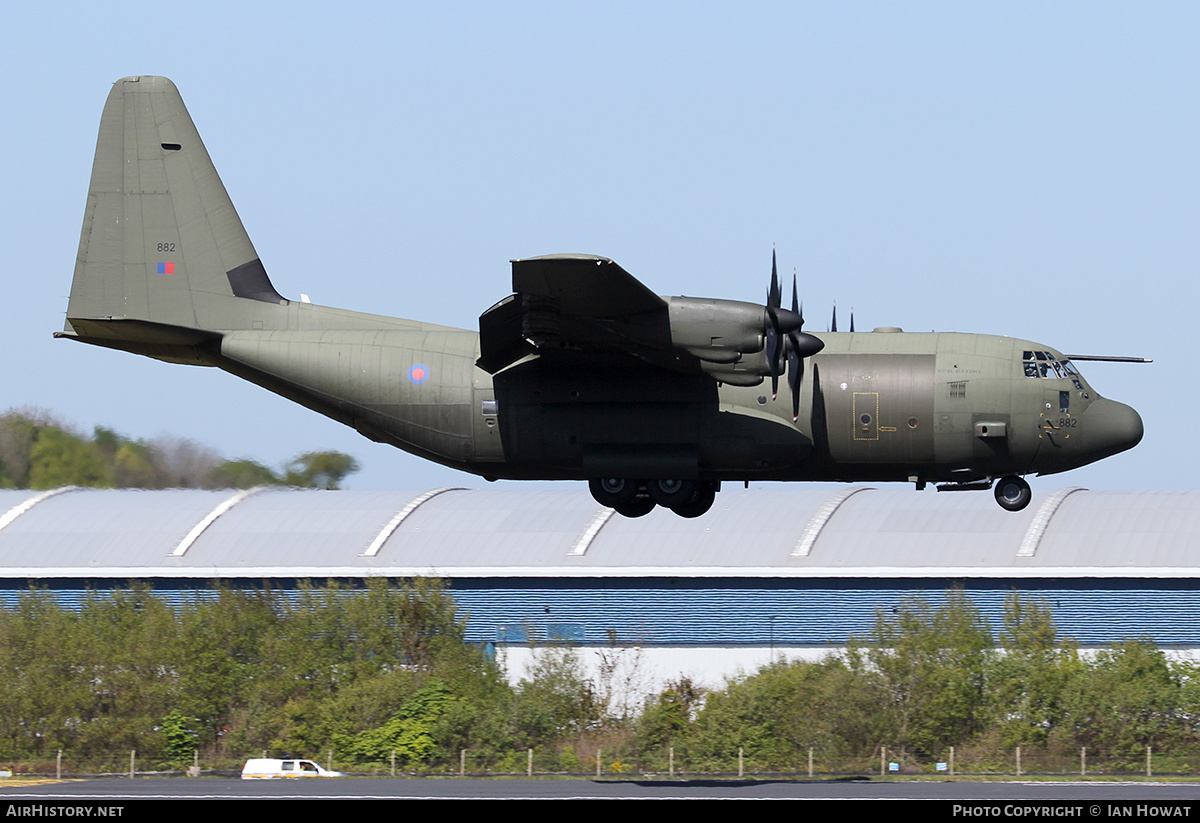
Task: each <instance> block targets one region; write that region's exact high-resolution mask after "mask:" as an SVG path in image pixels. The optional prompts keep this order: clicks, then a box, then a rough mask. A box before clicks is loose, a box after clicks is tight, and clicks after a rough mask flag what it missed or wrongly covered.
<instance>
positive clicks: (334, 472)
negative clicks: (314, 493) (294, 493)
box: [283, 451, 359, 489]
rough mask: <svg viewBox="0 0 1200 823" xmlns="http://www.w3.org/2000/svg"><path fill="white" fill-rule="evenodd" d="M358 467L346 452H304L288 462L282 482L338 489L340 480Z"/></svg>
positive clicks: (311, 487) (307, 487)
mask: <svg viewBox="0 0 1200 823" xmlns="http://www.w3.org/2000/svg"><path fill="white" fill-rule="evenodd" d="M358 469H359V465H358V461H357V460H355V459H354V458H353V457H351V456H350V455H348V454H342V453H341V452H335V451H324V452H305V453H304V454H302V455H300V456H299V457H295V458H293V459H292V461H291V462H290V463H288V465H287V468H286V469H285V470H284V481H283V482H284V483H285V484H286V485H289V486H299V487H301V488H305V489H339V488H341V484H342V481H343V480H345V479H346V477H347V476H348V475H351V474H353V473H354V472H356V471H358Z"/></svg>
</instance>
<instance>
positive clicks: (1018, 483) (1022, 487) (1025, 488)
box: [994, 474, 1033, 512]
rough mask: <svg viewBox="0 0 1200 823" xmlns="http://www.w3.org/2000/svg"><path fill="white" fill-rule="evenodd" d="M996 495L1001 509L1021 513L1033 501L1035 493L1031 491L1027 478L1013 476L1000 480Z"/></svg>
mask: <svg viewBox="0 0 1200 823" xmlns="http://www.w3.org/2000/svg"><path fill="white" fill-rule="evenodd" d="M994 493H995V495H996V502H997V503H999V504H1000V506H1001V508H1004V509H1008V510H1009V511H1010V512H1019V511H1020V510H1021V509H1023V508H1025V507H1026V506H1028V505H1029V501H1030V500H1032V499H1033V492H1032V491H1030V489H1029V484H1028V483H1026V482H1025V478H1023V477H1017V476H1016V475H1012V474H1010V475H1009V476H1008V477H1001V478H1000V482H999V483H997V484H996V489H995V492H994Z"/></svg>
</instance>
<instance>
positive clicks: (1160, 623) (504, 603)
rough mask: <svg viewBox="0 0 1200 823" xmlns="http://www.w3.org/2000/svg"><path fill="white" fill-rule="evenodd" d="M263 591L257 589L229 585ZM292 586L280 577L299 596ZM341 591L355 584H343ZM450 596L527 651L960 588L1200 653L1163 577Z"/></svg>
mask: <svg viewBox="0 0 1200 823" xmlns="http://www.w3.org/2000/svg"><path fill="white" fill-rule="evenodd" d="M149 582H150V585H152V587H153V589H154V591H155V593H156V595H157V596H159V597H162V598H164V599H165V600H167V601H168V602H171V603H175V604H178V603H182V602H185V601H187V600H189V599H193V598H197V597H199V598H208V597H212V596H213V595H212V588H211V584H207V583H203V582H200V581H196V580H154V581H149ZM224 582H225V583H226V584H227V585H232V586H249V587H261V586H263V585H264V581H261V580H258V581H238V580H231V581H224ZM298 582H299V581H297V580H295V579H276V580H272V581H270V585H271V586H272V587H276V588H279V589H282V590H284V591H286V590H289V589H294V588H295V587H296V585H297V584H298ZM340 582H342V583H346V584H353V583H354V582H355V581H352V580H342V581H340ZM449 583H450V588H449V591H450V594H451V596H452V597H453V598H454V600H455V602H456V603H457V605H458V606H459V608H460V610H461V611H462V612H463V613H464V614H465V615H466V617H467V639H468V640H470V641H472V642H479V643H491V642H508V643H522V642H529V641H537V642H542V641H545V640H549V639H558V640H568V641H571V642H574V643H580V644H585V645H600V644H605V643H609V642H611V641H612V640H613V639H615V640H617V641H619V642H621V643H638V644H643V645H651V646H652V645H701V646H703V645H729V646H737V645H754V646H765V645H768V644H776V645H812V646H824V645H829V646H841V645H844V644H845V643H846V641H847V640H848V639H849V638H850V637H851V636H855V635H856V636H861V637H865V636H867V635H868V634H869V633H870V631H871V628H872V625H873V623H874V621H875V618H876V614H877V613H878V612H883V613H885V614H886V613H888V612H890V611H891V610H893V609H894V608H896V607H897V606H899V605H900V604H901V603H902V602H904V600H905V599H906V598H913V597H921V598H924V599H926V600H927V601H929V602H930V603H931V604H932V605H935V606H936V605H937V604H938V603H940V602H941V599H942V597H943V595H944V593H945V592H946V590H947V589H948V588H950V587H952V586H961V587H962V588H963V589H964V591H965V592H966V593H967V594H968V596H969V597H970V599H971V600H972V602H973V603H974V604H975V605H976V607H977V608H979V610H980V611H981V612H982V613H983V615H984V617H985V618H986V619H987V620H988V622H989V623H990V625H991V627H992V631H993V633H998V631H999V628H1000V626H1001V620H1002V616H1003V609H1004V602H1005V598H1006V597H1007V595H1008V594H1009V593H1010V592H1013V591H1019V592H1021V593H1022V594H1023V595H1026V596H1029V597H1033V598H1038V599H1041V600H1044V601H1045V602H1046V603H1047V604H1048V605H1049V606H1050V608H1051V611H1052V612H1053V614H1054V617H1055V620H1056V622H1057V625H1058V629H1059V633H1060V636H1063V637H1069V638H1072V639H1074V640H1076V641H1077V642H1079V643H1081V644H1084V645H1108V644H1112V643H1115V642H1117V641H1119V640H1122V639H1127V638H1142V637H1146V638H1150V639H1151V640H1153V641H1155V642H1156V643H1158V644H1159V645H1165V646H1200V619H1198V618H1200V582H1198V581H1193V580H1167V579H1154V580H1150V579H1078V580H1062V579H1011V580H1006V579H988V580H963V581H956V580H946V579H938V578H914V579H889V580H864V579H861V578H845V579H808V580H802V579H750V578H731V579H720V580H717V579H711V578H682V577H681V578H654V579H628V578H592V579H544V578H524V579H523V578H496V579H460V580H450V581H449ZM29 584H30V582H29V581H19V580H9V581H0V607H12V606H14V605H15V604H16V602H17V601H18V599H19V598H20V596H21V594H22V593H23V592H27V591H28V588H29ZM35 584H36V585H37V586H38V587H39V588H44V589H46V590H47V591H48V592H49V593H50V594H52V595H53V596H54V597H55V598H56V599H57V600H58V602H59V603H61V604H62V605H64V606H66V607H68V608H78V607H79V604H80V603H81V602H82V601H83V599H84V598H85V597H87V596H88V592H94V593H101V594H102V593H104V592H106V591H110V590H113V589H120V588H125V587H127V586H128V582H127V581H111V580H90V581H89V580H64V579H59V580H52V579H47V580H39V581H35Z"/></svg>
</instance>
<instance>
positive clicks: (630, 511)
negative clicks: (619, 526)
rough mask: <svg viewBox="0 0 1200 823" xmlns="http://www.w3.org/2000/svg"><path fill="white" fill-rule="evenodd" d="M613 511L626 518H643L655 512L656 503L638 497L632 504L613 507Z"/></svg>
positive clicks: (646, 498)
mask: <svg viewBox="0 0 1200 823" xmlns="http://www.w3.org/2000/svg"><path fill="white" fill-rule="evenodd" d="M613 510H614V511H616V513H617V514H619V515H622V516H624V517H641V516H643V515H647V514H649V513H650V512H651V511H653V510H654V501H653V500H651V499H650V498H649V497H637V498H634V500H633V502H631V503H625V504H623V505H620V506H613Z"/></svg>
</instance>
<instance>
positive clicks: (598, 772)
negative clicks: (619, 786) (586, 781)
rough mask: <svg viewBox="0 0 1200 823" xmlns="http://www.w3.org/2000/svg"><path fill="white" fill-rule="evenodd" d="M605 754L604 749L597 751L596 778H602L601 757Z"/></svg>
mask: <svg viewBox="0 0 1200 823" xmlns="http://www.w3.org/2000/svg"><path fill="white" fill-rule="evenodd" d="M603 754H604V749H596V777H599V776H600V756H601V755H603Z"/></svg>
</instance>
